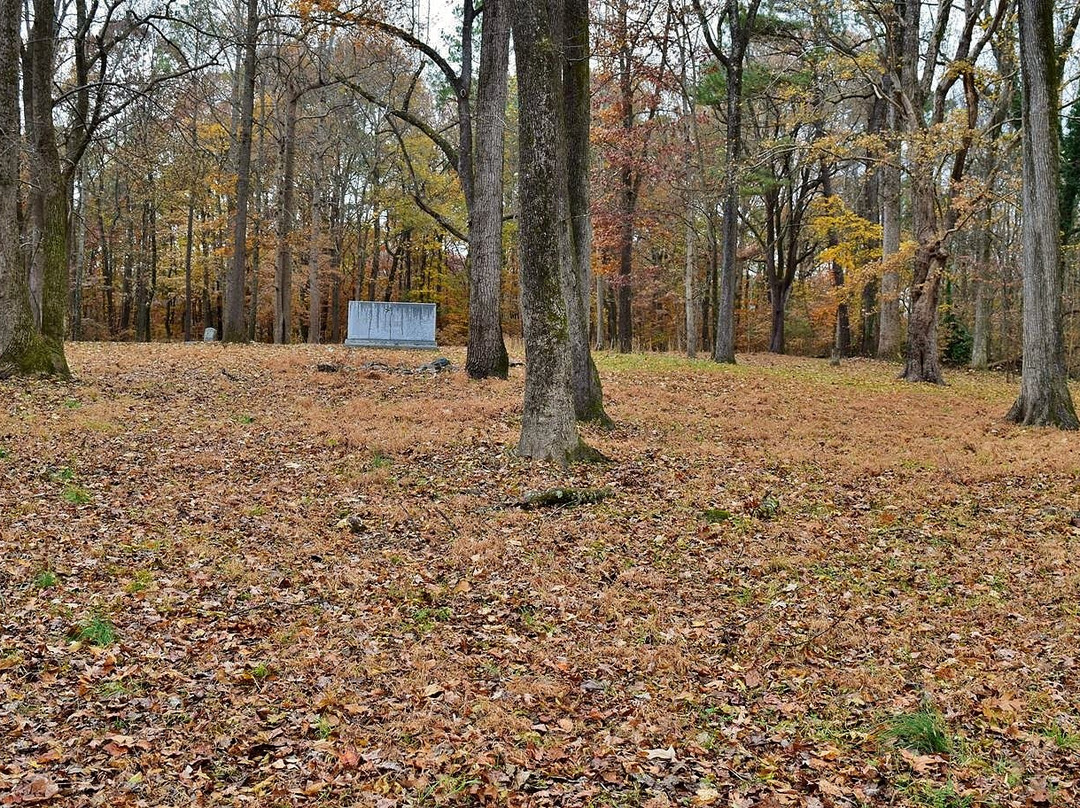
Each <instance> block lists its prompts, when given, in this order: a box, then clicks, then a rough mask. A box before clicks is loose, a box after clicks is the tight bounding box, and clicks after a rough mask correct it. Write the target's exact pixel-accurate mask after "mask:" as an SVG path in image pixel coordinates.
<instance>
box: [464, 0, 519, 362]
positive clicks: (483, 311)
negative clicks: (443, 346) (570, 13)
mask: <svg viewBox="0 0 1080 808" xmlns="http://www.w3.org/2000/svg"><path fill="white" fill-rule="evenodd" d="M509 55H510V13H509V9H508V8H507V0H488V1H487V2H486V3H485V4H484V14H483V32H482V34H481V42H480V74H479V77H478V80H477V87H476V96H477V97H476V161H475V166H474V176H473V182H474V186H473V193H474V196H473V210H472V217H471V220H470V222H469V263H470V268H471V272H470V273H469V343H468V350H467V352H466V359H465V370H466V372H467V373H468V374H469V376H470V377H472V378H474V379H483V378H487V377H489V376H494V377H497V378H500V379H505V378H506V376H507V373H508V372H509V369H510V359H509V357H508V356H507V354H506V344H505V343H504V342H503V333H502V257H503V241H502V231H503V159H504V151H505V136H504V132H505V129H504V127H505V118H506V96H507V73H508V70H509Z"/></svg>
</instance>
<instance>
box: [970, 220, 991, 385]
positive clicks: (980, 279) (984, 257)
mask: <svg viewBox="0 0 1080 808" xmlns="http://www.w3.org/2000/svg"><path fill="white" fill-rule="evenodd" d="M978 239H979V262H978V264H977V265H976V268H975V280H974V282H973V286H974V287H975V290H974V294H975V316H974V318H973V320H974V326H973V328H972V335H971V367H973V368H974V369H976V370H986V368H987V365H989V364H990V302H991V300H992V294H993V292H992V287H991V285H990V284H989V282H988V278H987V275H988V272H989V269H990V208H989V207H987V209H986V212H985V214H984V215H983V221H982V232H981V233H980V234H979V236H978Z"/></svg>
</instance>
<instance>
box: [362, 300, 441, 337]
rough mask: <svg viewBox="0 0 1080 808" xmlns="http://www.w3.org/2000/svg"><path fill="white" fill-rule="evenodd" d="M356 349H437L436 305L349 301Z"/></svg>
mask: <svg viewBox="0 0 1080 808" xmlns="http://www.w3.org/2000/svg"><path fill="white" fill-rule="evenodd" d="M345 344H346V345H349V346H352V347H354V348H437V347H438V346H437V345H436V344H435V304H434V303H380V302H377V301H371V300H351V301H349V336H348V339H346V340H345Z"/></svg>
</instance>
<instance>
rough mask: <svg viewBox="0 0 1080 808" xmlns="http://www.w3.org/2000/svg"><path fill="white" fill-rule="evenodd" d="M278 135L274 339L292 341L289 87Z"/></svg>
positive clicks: (293, 99)
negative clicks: (279, 151)
mask: <svg viewBox="0 0 1080 808" xmlns="http://www.w3.org/2000/svg"><path fill="white" fill-rule="evenodd" d="M288 93H289V97H288V101H287V102H286V104H285V120H284V122H283V132H282V137H281V152H282V154H281V164H282V168H281V171H282V174H281V188H280V191H279V192H278V193H279V200H278V222H277V231H278V232H277V238H278V256H277V268H276V269H277V271H276V273H275V277H274V342H275V343H277V344H279V345H280V344H286V343H289V342H292V227H293V222H294V221H295V220H296V187H295V186H296V108H297V105H298V104H299V103H300V95H299V93H297V92H295V91H293V90H289V91H288Z"/></svg>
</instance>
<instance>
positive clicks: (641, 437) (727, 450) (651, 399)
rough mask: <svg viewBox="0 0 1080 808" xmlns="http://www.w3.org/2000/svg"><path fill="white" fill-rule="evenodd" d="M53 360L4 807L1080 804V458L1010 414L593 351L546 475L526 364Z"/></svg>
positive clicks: (18, 478)
mask: <svg viewBox="0 0 1080 808" xmlns="http://www.w3.org/2000/svg"><path fill="white" fill-rule="evenodd" d="M69 353H70V359H71V365H72V368H73V371H74V373H75V374H76V376H77V381H74V382H71V383H67V384H55V383H48V382H40V381H34V382H23V381H18V380H13V379H9V380H7V381H4V382H0V395H2V397H3V403H2V404H0V551H2V565H0V606H2V614H0V620H2V622H0V749H2V750H3V753H2V754H0V798H2V799H0V802H4V803H7V802H14V803H18V802H20V801H23V802H26V801H33V800H35V799H42V800H44V799H50V798H51V799H52V801H53V802H54V803H55V804H63V805H71V806H77V805H84V804H86V805H90V804H96V805H110V806H126V805H148V806H157V805H191V804H194V803H196V802H198V803H199V804H206V805H257V806H263V805H265V806H278V805H307V804H311V805H378V806H391V805H398V804H401V805H425V804H427V805H445V804H463V805H464V804H469V805H473V804H480V803H503V804H512V805H588V804H592V805H639V804H641V805H646V804H647V805H650V806H662V805H668V804H669V803H671V804H693V805H710V804H716V805H720V806H754V805H759V806H786V805H790V806H807V808H820V806H856V805H866V806H875V805H904V806H919V805H925V806H941V807H942V808H962V807H963V806H973V807H974V806H983V805H986V806H991V805H997V806H1022V805H1032V806H1040V805H1059V806H1071V805H1075V804H1076V803H1077V800H1078V799H1080V785H1078V783H1077V780H1078V778H1080V763H1078V761H1080V675H1078V668H1077V664H1078V663H1077V653H1078V644H1080V643H1078V637H1077V634H1078V630H1080V594H1078V589H1080V587H1078V584H1080V569H1078V567H1077V564H1076V558H1077V550H1078V548H1080V528H1078V527H1077V524H1080V516H1078V515H1077V511H1080V481H1078V473H1080V443H1078V438H1077V436H1076V435H1075V434H1065V433H1061V432H1058V431H1055V430H1036V429H1020V428H1016V427H1013V426H1010V425H1007V424H1005V423H1004V422H1003V421H1002V415H1003V414H1004V413H1005V411H1006V410H1007V409H1008V406H1009V404H1010V403H1011V402H1012V400H1013V399H1014V397H1015V395H1016V387H1017V385H1016V384H1015V383H1013V384H1010V383H1008V382H1007V381H1006V380H1005V379H1003V378H1001V377H997V376H991V375H985V374H980V375H973V374H967V373H964V372H959V371H954V372H953V373H952V374H950V382H951V384H950V386H949V387H945V388H937V387H928V386H912V385H908V384H904V383H901V382H898V381H895V380H894V377H895V375H896V372H897V367H895V366H892V365H887V364H880V363H876V362H860V361H853V362H848V363H845V364H844V365H843V366H842V367H840V368H830V367H829V366H828V365H827V364H826V363H825V362H823V361H814V360H806V359H788V358H772V357H761V356H749V357H744V358H742V360H741V364H740V365H738V366H736V367H719V366H716V365H713V364H710V363H708V362H694V363H692V362H687V361H684V360H680V359H677V358H674V357H653V356H630V357H620V356H608V355H603V356H601V357H600V358H599V366H600V370H601V374H602V376H603V380H604V385H605V393H606V405H607V408H608V412H609V413H610V414H611V415H612V417H613V418H614V419H615V421H616V423H617V426H616V428H615V429H614V430H613V431H611V432H600V431H595V430H587V431H586V436H587V439H588V440H589V441H590V443H591V444H592V445H594V446H596V447H597V448H599V449H601V450H602V451H603V452H604V453H605V454H607V455H608V456H609V457H610V458H612V460H613V462H612V463H611V464H609V465H597V466H583V467H579V468H574V469H572V470H570V471H568V472H562V471H560V470H559V469H557V468H554V467H549V466H543V465H536V464H532V463H527V462H522V461H520V460H518V459H517V458H515V457H514V455H513V453H512V451H511V450H512V446H513V444H514V442H515V440H516V438H517V430H518V412H519V407H520V401H521V388H522V378H523V372H522V369H521V368H520V367H518V368H515V369H514V371H513V379H512V380H511V381H510V382H509V383H505V382H504V383H499V382H483V383H476V382H470V381H468V380H467V379H466V378H465V376H464V373H463V372H461V371H460V370H457V369H456V370H455V371H453V372H450V373H442V374H434V373H425V374H405V373H397V372H393V371H392V370H388V369H386V368H382V369H378V368H377V369H374V370H372V369H370V368H368V367H365V364H366V363H370V362H373V361H376V360H378V361H381V362H384V363H386V364H387V365H389V366H391V368H392V367H393V366H394V365H397V364H398V363H408V365H409V367H413V368H415V367H416V366H417V365H419V364H421V363H422V362H425V361H428V360H430V359H431V358H433V357H434V356H435V354H405V353H384V354H377V353H372V352H363V351H356V352H350V351H347V350H344V349H342V348H336V349H331V348H326V347H319V348H308V347H292V348H272V347H264V346H250V347H234V348H223V347H221V346H219V345H190V346H164V345H148V346H134V345H71V346H70V347H69ZM447 355H448V356H449V357H450V359H451V360H452V361H453V363H454V365H455V367H456V368H460V366H461V365H462V363H463V360H464V356H463V354H462V353H461V352H455V351H450V352H449V353H448V354H447ZM320 363H332V364H333V365H335V366H336V367H337V369H336V370H334V371H333V372H327V369H325V368H324V370H322V371H320V370H319V369H318V368H317V366H318V365H319V364H320ZM1074 395H1075V393H1074ZM553 486H578V487H588V488H606V489H609V495H608V496H607V497H605V498H602V499H600V500H599V501H589V502H586V503H585V504H581V505H578V506H576V507H568V508H562V509H543V508H538V509H529V510H526V509H523V508H520V507H517V506H516V504H515V502H516V501H517V500H518V499H519V498H520V497H522V495H523V494H524V493H525V492H526V491H529V490H534V489H542V488H549V487H553Z"/></svg>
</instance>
